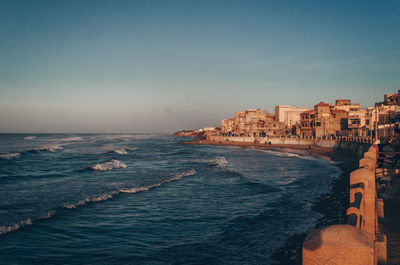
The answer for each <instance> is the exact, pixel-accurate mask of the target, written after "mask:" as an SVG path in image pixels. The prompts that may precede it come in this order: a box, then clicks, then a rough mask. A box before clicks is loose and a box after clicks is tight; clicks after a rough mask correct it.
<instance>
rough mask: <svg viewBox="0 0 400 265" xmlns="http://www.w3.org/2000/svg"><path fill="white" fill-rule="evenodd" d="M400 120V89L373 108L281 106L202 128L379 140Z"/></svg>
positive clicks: (340, 101)
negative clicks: (270, 110) (217, 125)
mask: <svg viewBox="0 0 400 265" xmlns="http://www.w3.org/2000/svg"><path fill="white" fill-rule="evenodd" d="M399 121H400V90H399V91H398V93H397V94H386V95H384V101H383V102H378V103H376V104H375V106H374V107H369V108H366V109H365V108H361V106H360V104H359V103H352V102H351V100H350V99H338V100H336V101H335V104H332V103H325V102H323V101H321V102H319V103H318V104H316V105H315V106H314V108H313V109H310V108H307V107H296V106H287V105H278V106H276V107H275V113H268V112H267V111H265V110H260V109H248V110H243V111H237V112H236V113H235V117H234V118H230V119H224V120H222V121H221V127H206V128H204V129H201V131H203V132H204V133H205V134H206V135H220V136H238V137H270V136H288V135H297V136H300V137H339V136H350V137H367V138H373V139H380V138H384V137H388V136H392V135H394V133H395V131H396V130H398V129H399V128H398V124H399Z"/></svg>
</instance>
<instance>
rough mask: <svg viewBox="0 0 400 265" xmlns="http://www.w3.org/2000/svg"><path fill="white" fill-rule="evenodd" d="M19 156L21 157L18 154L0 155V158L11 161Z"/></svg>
mask: <svg viewBox="0 0 400 265" xmlns="http://www.w3.org/2000/svg"><path fill="white" fill-rule="evenodd" d="M20 155H21V154H20V153H7V154H1V155H0V158H3V159H8V160H11V159H14V158H18V157H19V156H20Z"/></svg>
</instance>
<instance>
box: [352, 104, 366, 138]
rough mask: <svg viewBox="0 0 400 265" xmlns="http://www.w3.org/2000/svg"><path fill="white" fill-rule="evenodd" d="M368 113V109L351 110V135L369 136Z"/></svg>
mask: <svg viewBox="0 0 400 265" xmlns="http://www.w3.org/2000/svg"><path fill="white" fill-rule="evenodd" d="M366 115H367V109H359V110H355V111H349V119H348V129H349V132H348V133H349V135H350V136H355V137H360V136H367V131H366Z"/></svg>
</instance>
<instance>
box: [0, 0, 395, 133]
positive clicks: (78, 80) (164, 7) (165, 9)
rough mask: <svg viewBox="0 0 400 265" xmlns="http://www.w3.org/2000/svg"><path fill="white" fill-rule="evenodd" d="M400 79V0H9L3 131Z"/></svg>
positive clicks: (276, 100)
mask: <svg viewBox="0 0 400 265" xmlns="http://www.w3.org/2000/svg"><path fill="white" fill-rule="evenodd" d="M398 89H400V1H397V0H393V1H391V0H386V1H380V0H378V1H366V0H363V1H351V0H345V1H341V0H335V1H325V0H318V1H307V0H305V1H297V0H294V1H285V0H279V1H278V0H276V1H251V0H246V1H237V0H230V1H223V0H220V1H218V0H213V1H201V0H197V1H192V0H184V1H172V0H159V1H155V0H143V1H134V0H131V1H123V0H117V1H101V0H86V1H85V0H80V1H74V0H64V1H63V0H55V1H41V0H35V1H31V0H29V1H19V0H10V1H8V0H0V132H4V133H7V132H26V133H29V132H30V133H41V132H68V133H107V132H109V133H122V132H124V133H145V132H149V133H156V132H174V131H176V130H181V129H198V128H201V127H204V126H214V125H218V124H219V123H220V121H221V120H222V119H224V118H231V117H233V116H234V112H235V111H238V110H243V109H248V108H260V109H266V110H267V111H269V112H273V110H274V106H275V105H295V106H299V107H312V106H314V105H315V104H316V103H318V102H319V101H321V100H323V101H325V102H332V103H333V102H334V101H335V99H351V100H352V101H353V102H355V103H361V105H362V106H363V107H368V106H373V105H374V103H375V102H377V101H382V100H383V95H384V94H387V93H396V92H397V90H398Z"/></svg>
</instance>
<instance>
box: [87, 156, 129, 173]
mask: <svg viewBox="0 0 400 265" xmlns="http://www.w3.org/2000/svg"><path fill="white" fill-rule="evenodd" d="M127 167H128V166H127V165H126V164H124V163H122V162H120V161H118V160H115V159H111V160H110V161H107V162H104V163H101V164H97V165H94V166H90V167H89V168H90V169H93V170H100V171H104V170H111V169H114V168H127Z"/></svg>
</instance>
